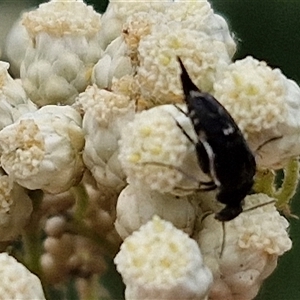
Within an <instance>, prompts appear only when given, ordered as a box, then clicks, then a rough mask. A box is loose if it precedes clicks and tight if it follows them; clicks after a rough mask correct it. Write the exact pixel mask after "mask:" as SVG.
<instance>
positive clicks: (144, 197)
mask: <svg viewBox="0 0 300 300" xmlns="http://www.w3.org/2000/svg"><path fill="white" fill-rule="evenodd" d="M196 213H197V210H196V205H195V203H193V201H192V199H191V198H189V197H188V196H185V197H176V196H173V195H170V194H161V193H159V192H157V191H151V190H148V189H147V188H146V187H137V186H132V185H130V184H129V185H127V186H126V187H125V188H124V189H123V190H122V192H121V193H120V195H119V198H118V203H117V219H116V222H115V228H116V230H117V232H118V234H119V235H120V236H121V238H122V239H125V238H126V237H127V236H129V235H130V234H132V233H133V232H134V231H135V230H138V229H139V228H140V227H141V226H142V225H143V224H146V223H147V222H148V221H150V220H151V219H152V217H153V216H154V215H158V216H159V217H160V218H162V219H164V220H166V221H169V222H172V224H173V225H174V226H175V227H176V228H178V229H181V230H183V231H184V232H186V233H187V234H189V235H191V234H192V233H193V230H194V225H195V219H196Z"/></svg>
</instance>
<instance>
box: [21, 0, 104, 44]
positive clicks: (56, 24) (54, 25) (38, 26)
mask: <svg viewBox="0 0 300 300" xmlns="http://www.w3.org/2000/svg"><path fill="white" fill-rule="evenodd" d="M100 17H101V16H100V15H99V14H98V13H96V12H95V10H94V9H93V7H92V6H88V5H86V4H85V3H84V2H83V1H82V0H68V1H60V0H51V1H49V2H47V3H43V4H40V6H39V8H38V9H36V10H33V11H30V12H27V13H25V14H24V16H23V24H24V26H25V27H26V29H27V31H28V33H29V35H30V36H31V37H33V38H34V37H36V36H37V35H38V34H39V33H41V32H46V33H48V34H50V35H56V36H62V35H66V34H67V35H71V34H74V33H76V34H79V35H95V34H96V33H97V32H98V31H99V29H100V28H101V21H100Z"/></svg>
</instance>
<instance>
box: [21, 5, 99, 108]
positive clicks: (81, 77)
mask: <svg viewBox="0 0 300 300" xmlns="http://www.w3.org/2000/svg"><path fill="white" fill-rule="evenodd" d="M22 22H23V25H24V26H25V27H26V29H27V32H28V34H29V36H30V37H31V39H32V40H33V43H32V45H29V47H28V48H27V51H26V55H25V58H24V60H23V63H22V66H21V79H22V81H23V85H24V88H25V90H26V92H27V94H28V95H29V97H30V99H31V100H32V101H33V102H35V103H36V104H38V105H39V106H42V105H46V104H57V103H63V104H72V103H73V102H74V100H75V97H76V96H77V95H78V93H79V92H83V91H84V90H85V88H86V87H87V85H88V84H89V83H90V77H91V71H92V68H93V66H94V65H95V63H96V62H97V61H98V60H99V58H100V57H101V54H102V52H103V51H102V49H101V47H100V43H99V37H98V32H99V30H100V27H101V21H100V14H98V13H96V12H95V11H94V9H93V8H92V7H91V6H87V5H86V4H85V3H84V2H83V1H76V0H71V1H54V0H52V1H50V2H48V3H44V4H41V5H40V6H39V8H38V9H36V10H34V11H31V12H28V13H25V14H24V16H23V20H22Z"/></svg>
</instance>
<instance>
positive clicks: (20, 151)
mask: <svg viewBox="0 0 300 300" xmlns="http://www.w3.org/2000/svg"><path fill="white" fill-rule="evenodd" d="M0 141H1V143H0V147H1V152H2V155H1V165H2V167H3V169H4V170H5V171H6V173H7V174H8V175H9V176H10V177H11V178H13V180H15V181H16V182H17V183H19V184H20V185H22V186H24V187H26V188H28V189H31V190H35V189H42V190H44V191H46V192H48V193H54V194H56V193H60V192H63V191H66V190H68V189H69V188H70V187H72V186H73V185H75V184H77V183H78V181H79V180H80V179H81V176H82V173H83V162H82V157H81V151H82V149H83V146H84V136H83V132H82V129H81V117H80V115H79V113H77V111H76V110H75V109H73V108H71V107H69V106H51V105H49V106H45V107H43V108H41V109H40V110H38V111H36V112H34V113H28V114H25V115H23V116H22V117H21V118H20V119H19V120H18V121H17V122H15V123H14V124H12V125H9V126H6V127H5V128H4V129H2V131H0Z"/></svg>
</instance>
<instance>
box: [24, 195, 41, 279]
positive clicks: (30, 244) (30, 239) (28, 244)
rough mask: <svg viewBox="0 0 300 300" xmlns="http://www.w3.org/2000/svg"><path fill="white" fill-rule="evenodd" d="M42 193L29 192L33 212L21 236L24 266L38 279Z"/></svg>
mask: <svg viewBox="0 0 300 300" xmlns="http://www.w3.org/2000/svg"><path fill="white" fill-rule="evenodd" d="M43 195H44V194H43V192H42V191H40V190H36V191H30V192H29V196H30V198H31V200H32V206H33V211H32V214H31V218H30V221H29V223H28V224H27V226H26V227H25V228H24V232H23V235H22V239H23V247H24V252H25V255H24V259H25V261H24V264H25V265H26V266H27V267H28V269H29V270H31V271H32V272H33V273H35V274H36V275H37V276H38V277H39V278H41V276H42V269H41V264H40V257H41V254H42V249H43V248H42V238H41V235H42V230H41V226H40V225H41V224H40V220H41V214H40V206H41V203H42V200H43Z"/></svg>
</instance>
